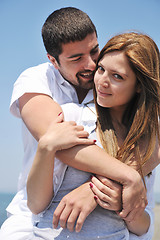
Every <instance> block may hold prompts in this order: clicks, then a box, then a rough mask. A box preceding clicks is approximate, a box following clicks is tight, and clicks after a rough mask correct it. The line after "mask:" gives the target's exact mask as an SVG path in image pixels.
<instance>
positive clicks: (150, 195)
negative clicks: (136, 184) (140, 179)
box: [129, 169, 156, 240]
mask: <svg viewBox="0 0 160 240" xmlns="http://www.w3.org/2000/svg"><path fill="white" fill-rule="evenodd" d="M155 171H156V170H155V169H154V170H153V171H152V174H151V175H150V176H149V177H148V176H146V177H145V182H146V187H147V200H148V205H147V207H146V209H145V210H146V212H147V213H148V214H149V216H150V227H149V229H148V232H147V233H146V234H143V235H142V236H137V235H135V234H132V233H130V235H129V240H151V239H152V237H153V234H154V210H153V209H154V206H155V200H154V192H153V190H154V188H153V186H154V181H155Z"/></svg>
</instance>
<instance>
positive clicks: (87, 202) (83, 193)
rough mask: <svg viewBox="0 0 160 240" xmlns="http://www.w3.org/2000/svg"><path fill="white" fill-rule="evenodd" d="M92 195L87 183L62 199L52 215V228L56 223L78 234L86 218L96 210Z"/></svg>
mask: <svg viewBox="0 0 160 240" xmlns="http://www.w3.org/2000/svg"><path fill="white" fill-rule="evenodd" d="M96 206H97V203H96V201H95V199H94V194H93V192H92V191H91V189H90V187H89V182H86V183H84V184H83V185H81V186H80V187H78V188H76V189H75V190H73V191H72V192H70V193H69V194H67V195H66V196H65V197H63V198H62V200H61V202H60V203H59V205H58V207H57V208H56V210H55V212H54V215H53V226H54V228H56V227H57V226H58V222H60V226H61V227H62V228H66V227H67V228H68V229H69V230H70V231H73V230H74V226H75V223H76V226H75V231H76V232H80V230H81V228H82V226H83V223H84V221H85V219H86V218H87V216H88V215H89V214H90V213H91V212H92V211H93V210H94V209H95V208H96Z"/></svg>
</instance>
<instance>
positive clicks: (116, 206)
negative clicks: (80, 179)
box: [90, 175, 122, 211]
mask: <svg viewBox="0 0 160 240" xmlns="http://www.w3.org/2000/svg"><path fill="white" fill-rule="evenodd" d="M91 181H92V183H90V187H91V189H92V191H93V193H94V194H95V199H97V200H96V201H97V203H98V204H99V205H100V206H101V207H103V208H105V209H108V210H112V211H120V210H121V209H122V186H121V185H120V184H119V183H116V182H115V181H112V180H110V179H108V178H106V177H102V176H99V175H96V177H95V176H93V177H92V179H91Z"/></svg>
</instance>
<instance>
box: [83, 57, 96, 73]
mask: <svg viewBox="0 0 160 240" xmlns="http://www.w3.org/2000/svg"><path fill="white" fill-rule="evenodd" d="M95 68H96V61H95V60H94V59H93V58H92V57H91V56H89V57H88V58H87V59H86V64H85V69H86V70H90V71H94V70H95Z"/></svg>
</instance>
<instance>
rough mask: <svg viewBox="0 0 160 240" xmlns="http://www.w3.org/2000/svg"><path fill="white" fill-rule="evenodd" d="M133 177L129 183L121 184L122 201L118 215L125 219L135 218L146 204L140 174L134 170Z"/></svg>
mask: <svg viewBox="0 0 160 240" xmlns="http://www.w3.org/2000/svg"><path fill="white" fill-rule="evenodd" d="M135 173H136V174H135V177H134V179H133V178H132V180H131V181H130V182H129V183H124V184H123V191H122V203H123V209H122V211H121V212H120V213H119V216H120V217H121V218H123V219H124V220H125V221H129V222H130V221H133V220H136V218H138V217H139V216H141V214H142V213H143V211H144V209H145V207H146V206H147V204H148V202H147V196H146V189H145V187H144V184H143V181H142V179H141V176H140V175H139V173H138V172H136V171H135Z"/></svg>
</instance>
